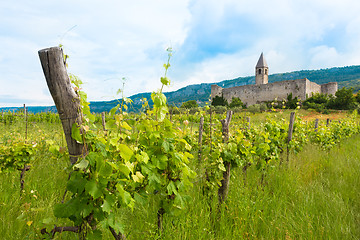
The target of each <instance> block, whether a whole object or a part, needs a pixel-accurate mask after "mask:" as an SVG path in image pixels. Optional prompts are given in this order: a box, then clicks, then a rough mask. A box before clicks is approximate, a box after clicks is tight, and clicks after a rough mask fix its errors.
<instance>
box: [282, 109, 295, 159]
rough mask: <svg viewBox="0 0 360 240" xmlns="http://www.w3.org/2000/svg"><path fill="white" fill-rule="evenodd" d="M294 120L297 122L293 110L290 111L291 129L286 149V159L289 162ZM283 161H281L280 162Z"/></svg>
mask: <svg viewBox="0 0 360 240" xmlns="http://www.w3.org/2000/svg"><path fill="white" fill-rule="evenodd" d="M294 122H295V112H291V113H290V122H289V131H288V139H287V145H286V150H287V157H286V160H287V162H288V161H289V151H290V149H289V143H290V141H291V139H292V134H293V129H294ZM280 163H281V162H280Z"/></svg>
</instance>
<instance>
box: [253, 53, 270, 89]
mask: <svg viewBox="0 0 360 240" xmlns="http://www.w3.org/2000/svg"><path fill="white" fill-rule="evenodd" d="M268 80H269V67H268V65H267V63H266V60H265V58H264V54H263V53H261V55H260V58H259V61H258V62H257V64H256V67H255V84H256V85H260V84H267V83H268Z"/></svg>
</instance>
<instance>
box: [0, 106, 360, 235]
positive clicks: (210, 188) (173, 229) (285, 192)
mask: <svg viewBox="0 0 360 240" xmlns="http://www.w3.org/2000/svg"><path fill="white" fill-rule="evenodd" d="M289 115H290V111H289V110H285V111H279V112H270V113H269V112H268V113H257V114H249V113H246V112H241V113H235V114H234V115H233V117H232V121H231V123H230V126H231V128H230V138H229V140H228V142H227V143H224V142H223V136H222V132H221V122H220V120H221V119H224V118H225V117H226V116H225V115H224V114H217V115H213V116H212V120H211V121H212V122H211V124H209V121H210V119H209V115H208V114H206V113H199V114H195V115H190V116H189V115H187V114H180V115H174V116H172V124H173V126H170V123H166V124H164V125H167V126H164V131H165V130H166V131H169V129H171V131H170V132H172V134H173V135H172V136H167V135H166V139H172V138H175V139H177V138H179V139H180V140H179V144H181V146H182V148H184V146H185V147H187V145H186V144H188V145H190V146H191V148H187V150H184V149H182V150H181V151H180V150H179V149H180V147H179V148H178V146H177V145H176V144H175V143H174V147H173V148H174V149H175V150H176V151H175V150H172V145H171V144H172V142H171V140H168V142H169V144H170V145H169V146H170V147H169V148H168V146H167V142H165V141H164V138H156V139H158V140H157V141H159V145H160V148H161V151H162V153H163V155H165V153H166V154H168V155H167V156H168V158H169V160H168V165H166V167H165V166H162V164H164V163H162V162H161V161H160V160H159V159H160V157H158V158H159V159H157V158H152V156H151V155H150V153H154V154H155V153H157V152H156V151H155V150H152V149H154V148H155V147H156V146H157V145H156V144H155V145H156V146H155V145H154V144H152V145H150V143H147V138H144V139H142V135H141V134H140V133H141V131H143V134H144V135H146V134H145V132H146V131H149V132H151V133H152V134H153V135H154V134H155V133H158V132H160V133H159V134H160V135H161V134H166V133H162V132H161V130H159V129H161V128H162V127H161V126H157V127H156V129H155V130H151V129H150V127H148V125H146V130H142V129H143V128H145V127H144V124H145V123H146V124H149V119H148V118H149V117H148V116H146V115H144V116H143V118H144V119H143V120H141V118H142V117H141V116H129V115H121V114H118V113H117V114H114V116H110V115H108V116H107V122H108V125H107V128H109V129H111V127H113V128H114V131H113V132H112V131H110V130H108V132H107V133H106V134H105V133H104V132H102V131H101V128H102V127H101V123H100V121H99V117H97V118H96V119H97V120H95V122H94V126H95V125H96V126H97V127H98V129H97V130H93V132H94V134H95V133H96V134H98V136H99V137H98V138H97V139H100V138H101V139H104V141H105V140H107V138H110V137H111V136H112V135H111V134H112V133H115V132H116V134H118V135H116V136H117V137H118V138H116V139H117V140H116V142H115V143H114V142H112V143H111V144H110V143H109V144H108V145H106V144H105V145H106V146H107V148H106V149H107V150H106V151H108V152H110V151H111V155H106V156H107V159H106V161H108V162H110V163H109V164H111V166H112V168H111V169H112V171H111V172H110V173H107V175H106V178H108V179H110V178H111V179H112V178H114V179H117V178H119V176H120V175H117V178H115V177H114V174H115V173H116V171H117V167H116V166H118V167H119V166H123V165H125V163H126V162H131V163H136V164H138V165H139V167H137V166H138V165H134V168H136V169H137V170H134V169H132V170H131V172H130V171H129V172H127V170H126V171H125V172H126V173H128V175H129V176H132V178H131V177H129V178H128V179H127V180H126V181H125V180H116V181H118V182H119V181H120V182H121V181H123V182H125V184H124V185H123V191H124V192H128V193H129V196H131V197H129V198H131V199H130V200H129V202H127V199H126V198H125V197H124V196H123V195H119V196H118V198H119V199H120V200H119V202H118V205H116V206H115V205H114V206H113V207H112V208H111V210H109V212H105V215H104V216H106V217H109V216H113V215H114V216H116V219H117V221H118V223H119V224H114V225H112V223H109V221H110V220H107V222H105V223H104V222H102V221H99V222H97V225H96V228H92V229H91V228H90V227H91V226H92V225H91V223H88V222H86V224H88V226H86V227H87V229H86V231H87V233H86V234H87V235H86V236H84V234H83V233H82V235H81V234H79V233H73V232H63V233H56V234H54V236H53V239H74V238H77V237H79V238H86V239H100V238H101V237H102V239H114V237H113V235H112V233H111V232H110V231H109V230H108V227H109V226H116V227H117V228H116V230H117V231H120V232H121V233H122V234H124V235H125V236H126V239H358V238H359V237H360V227H359V226H360V202H359V201H358V199H359V197H360V176H359V171H358V169H359V167H360V147H359V146H358V145H359V144H358V142H359V141H360V135H359V134H358V133H359V120H360V119H359V118H358V117H357V115H356V114H355V115H354V114H351V113H347V112H336V113H334V114H331V115H319V114H317V113H315V112H311V111H305V110H300V111H298V112H297V113H296V116H297V118H296V120H295V129H294V136H293V140H292V142H290V143H288V144H289V146H288V147H289V148H290V151H289V152H288V153H287V151H286V150H285V149H286V143H287V140H286V139H287V128H288V119H289ZM116 116H118V117H116ZM119 116H120V117H119ZM201 116H204V118H205V123H204V133H203V134H204V136H203V141H202V144H201V145H200V144H198V143H197V141H198V134H199V130H198V128H199V121H200V117H201ZM247 117H250V119H251V127H250V128H248V126H247V122H246V118H247ZM134 118H136V121H135V120H134ZM139 118H140V120H139ZM166 118H169V115H168V116H166ZM328 118H329V119H331V120H332V122H331V124H330V126H327V125H326V119H328ZM35 119H36V117H34V119H32V120H31V121H28V122H27V123H25V121H24V119H23V118H22V117H21V116H19V117H18V118H16V119H13V120H12V121H11V122H6V123H4V122H3V121H1V122H0V146H2V147H3V149H5V146H7V147H9V146H15V145H16V144H18V143H20V142H21V143H23V142H26V144H29V145H31V147H32V153H31V154H30V155H31V156H30V157H29V162H28V163H27V164H29V166H30V170H29V171H26V172H25V173H24V177H23V180H24V189H23V190H21V188H20V171H19V170H18V169H11V168H10V167H3V166H2V169H1V171H2V172H1V173H0V190H1V195H0V216H1V218H0V219H1V220H0V221H1V223H0V236H1V238H3V239H44V238H46V239H49V238H51V236H50V235H49V234H43V233H44V231H47V232H50V231H51V229H53V228H54V226H76V221H74V220H73V218H74V216H73V215H71V214H69V216H70V217H67V216H64V217H59V216H56V215H59V213H56V211H55V213H54V208H56V207H55V206H56V204H59V203H61V202H65V203H66V201H71V200H72V199H75V198H76V197H77V196H78V193H77V192H76V190H73V188H71V184H70V183H69V173H70V172H73V171H74V170H76V168H78V169H79V170H78V172H83V173H84V174H85V173H86V174H88V173H89V172H87V171H91V170H88V169H87V168H91V167H92V166H90V165H91V159H90V158H86V159H87V160H88V161H89V162H90V163H88V164H89V166H83V165H81V164H80V163H82V164H84V163H86V162H85V161H83V162H81V161H80V160H79V161H80V162H78V164H80V165H75V166H77V167H75V166H71V165H70V162H69V155H68V153H67V152H66V141H65V137H64V133H63V132H62V127H61V124H60V121H58V120H56V117H55V118H53V117H48V118H44V119H42V120H39V121H36V120H35ZM49 119H55V120H49ZM114 119H115V120H114ZM315 119H321V120H320V124H319V127H318V129H317V130H316V131H315V130H314V120H315ZM112 120H114V121H113V122H112ZM141 121H143V122H142V123H141V124H139V123H136V122H141ZM125 122H126V124H125ZM169 122H170V121H169ZM119 123H121V124H119ZM26 131H27V134H26V137H25V133H26ZM121 134H125V135H126V136H123V137H122V135H121ZM153 135H151V136H150V135H149V139H150V138H151V137H153ZM114 136H115V135H114ZM330 136H331V137H330ZM181 139H184V140H185V141H186V144H185V145H184V141H182V140H181ZM110 140H111V139H110ZM110 140H109V142H110ZM97 141H98V140H97ZM101 141H103V140H101ZM164 142H165V144H164ZM95 143H97V142H95ZM265 143H266V144H265ZM91 144H93V143H91ZM136 144H138V145H136ZM141 144H143V146H147V145H146V144H149V145H148V146H147V148H146V149H145V148H144V149H142V151H145V150H146V151H147V154H148V155H149V159H148V160H146V164H150V162H151V163H152V164H153V165H154V166H156V167H157V169H155V167H154V170H153V171H155V170H156V171H157V174H158V175H159V178H160V177H161V176H163V175H164V174H166V171H167V169H168V168H169V167H170V166H171V165H170V161H171V160H170V159H171V156H178V154H180V153H184V156H189V157H188V159H182V161H184V163H186V166H188V167H189V169H191V171H193V172H195V173H196V176H193V177H191V178H190V177H188V178H186V179H185V178H183V176H182V175H181V174H180V175H179V178H181V182H184V185H185V184H186V183H187V181H190V182H191V184H189V186H187V187H186V188H183V187H182V186H180V185H181V184H179V183H180V181H179V180H173V179H171V178H170V177H168V179H166V180H167V182H166V184H165V185H164V184H163V183H162V182H161V184H160V183H159V185H156V184H154V185H153V186H151V188H149V187H148V186H150V185H151V179H153V178H155V175H151V173H148V172H147V171H144V168H145V167H144V166H150V165H146V164H145V163H144V162H140V160H139V161H138V162H136V161H135V160H134V159H138V157H139V156H143V155H141V154H143V152H141V149H140V150H139V149H138V148H140V145H141ZM105 145H104V146H105ZM119 145H121V146H123V145H127V146H129V148H130V149H131V151H132V152H133V154H130V153H129V154H130V155H131V156H130V155H126V154H124V153H123V152H124V151H128V149H127V148H125V147H122V148H121V149H120V150H119V149H118V150H116V147H117V146H119ZM235 145H236V147H235V148H236V149H235V150H234V149H233V148H232V147H234V146H235ZM89 146H91V145H90V143H89ZM138 146H139V147H138ZM179 146H180V145H179ZM112 147H114V149H115V150H114V149H113V150H112ZM200 147H202V151H201V154H202V155H201V160H199V159H198V158H197V156H198V152H199V149H200ZM89 149H90V147H89ZM94 149H95V148H94ZM95 150H96V149H95ZM95 150H94V152H95V153H96V151H98V150H96V151H95ZM7 151H8V149H7ZM159 151H160V150H159ZM171 151H175V152H174V153H172V152H171ZM185 152H189V154H190V155H192V156H193V157H190V155H189V154H185ZM6 153H8V152H5V150H3V152H0V157H3V156H5V154H6ZM15 153H16V152H15ZM104 154H105V153H104ZM106 154H109V153H106ZM115 154H117V155H116V156H117V160H116V161H115V160H114V159H115V158H114V157H113V156H115ZM287 154H289V156H287ZM230 158H231V160H229V159H230ZM287 158H288V159H289V160H288V161H287V160H286V159H287ZM13 159H15V160H16V158H13ZM219 159H220V160H221V161H219ZM0 160H2V161H4V158H3V159H1V158H0ZM15 160H14V161H15ZM186 160H187V161H186ZM96 161H98V160H96ZM99 161H100V160H99ZM156 161H157V162H156ZM177 161H180V160H177ZM230 161H231V164H232V167H231V175H230V183H229V189H228V195H227V197H226V198H225V200H224V201H223V202H222V204H219V198H218V194H217V191H218V187H219V181H220V180H221V178H222V176H223V175H222V173H223V171H224V170H225V169H224V166H226V162H230ZM148 162H149V163H148ZM113 163H114V165H112V164H113ZM122 163H124V164H123V165H122ZM106 164H107V163H106ZM116 164H118V165H116ZM141 164H142V165H141ZM115 165H116V166H115ZM140 165H141V167H140ZM96 166H97V165H96ZM182 166H184V165H182ZM245 166H247V167H245ZM93 168H94V167H93ZM174 168H176V166H175V165H174ZM181 169H182V170H181V172H184V171H185V168H184V167H183V168H181ZM104 171H105V170H99V172H101V173H103V172H104ZM123 171H124V170H123ZM162 171H163V172H162ZM138 172H139V174H138ZM146 173H148V174H147V175H146ZM121 174H124V172H121ZM125 175H126V174H125ZM121 176H122V178H125V177H124V176H123V175H121ZM136 176H138V178H136ZM141 176H142V177H143V178H144V180H142V179H141V178H142V177H141ZM156 176H157V175H156ZM172 176H174V175H172ZM86 177H88V175H86ZM139 178H140V179H139ZM99 179H100V178H99ZM131 179H132V180H133V181H132V182H130V180H131ZM148 179H150V180H148ZM100 181H101V179H100V180H99V182H100ZM161 181H162V180H161ZM70 182H71V181H70ZM172 182H174V183H175V184H176V187H175V189H172V188H171V186H172ZM109 183H111V181H109ZM69 186H70V187H69ZM107 188H108V189H110V185H107ZM66 189H67V191H68V193H67V194H65V191H66ZM116 189H118V190H119V187H118V188H116ZM142 189H146V191H144V192H142ZM71 190H72V191H71ZM82 191H85V192H86V191H89V192H90V196H89V200H88V201H89V202H91V201H94V203H93V204H94V206H100V207H99V208H101V209H105V207H104V203H105V202H106V200H107V197H108V195H106V194H107V193H105V190H102V192H103V194H104V196H102V195H101V194H100V195H99V196H97V193H94V192H93V190H87V188H85V190H82ZM181 191H182V192H181ZM70 192H71V193H70ZM120 192H121V191H120ZM158 192H159V194H158ZM114 194H115V193H114ZM120 194H121V193H120ZM125 195H126V194H125ZM138 195H139V196H138ZM140 195H141V196H140ZM144 195H147V197H146V199H145V198H142V196H144ZM121 196H122V200H121ZM180 196H181V197H180ZM164 197H165V198H164ZM132 199H134V200H132ZM164 199H165V200H164ZM178 199H183V200H184V201H183V202H184V203H183V202H181V204H180V203H179V201H178V202H177V200H178ZM185 199H187V201H185ZM100 201H102V202H100ZM167 201H168V202H170V203H171V204H172V205H171V206H170V207H168V208H165V207H164V209H166V211H165V213H164V214H163V219H162V221H163V222H162V224H161V225H162V228H161V229H159V224H158V221H159V207H161V206H165V205H161V204H164V203H163V202H165V203H167ZM99 202H100V203H99ZM131 202H133V203H131ZM170 203H169V204H170ZM95 204H100V205H95ZM68 206H70V205H68ZM173 208H175V210H174V209H173ZM105 210H106V209H105ZM105 210H104V211H105ZM92 211H94V212H95V213H94V214H95V215H96V210H95V209H92ZM84 219H85V217H84ZM99 219H100V218H99ZM82 226H85V225H84V223H82ZM44 229H45V230H44ZM98 230H100V231H98Z"/></svg>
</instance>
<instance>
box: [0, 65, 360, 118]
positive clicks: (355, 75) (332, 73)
mask: <svg viewBox="0 0 360 240" xmlns="http://www.w3.org/2000/svg"><path fill="white" fill-rule="evenodd" d="M301 78H307V79H309V80H310V81H312V82H315V83H318V84H323V83H328V82H338V84H339V89H340V88H342V87H347V88H350V87H353V88H354V92H357V91H359V90H360V66H348V67H334V68H327V69H320V70H301V71H294V72H287V73H277V74H272V75H269V82H277V81H284V80H295V79H301ZM212 84H216V85H218V86H220V87H223V88H229V87H235V86H243V85H248V84H255V77H254V76H249V77H238V78H235V79H231V80H223V81H221V82H217V83H201V84H194V85H189V86H186V87H184V88H181V89H179V90H177V91H173V92H165V95H166V97H167V99H168V103H169V105H176V106H180V105H181V103H183V102H186V101H188V100H196V101H197V102H198V103H199V104H200V105H204V104H205V103H206V102H207V101H209V98H210V94H211V85H212ZM143 98H146V99H148V100H151V93H138V94H135V95H133V96H131V97H130V99H131V100H132V101H133V104H132V106H131V107H130V110H131V111H139V109H141V106H142V101H141V100H142V99H143ZM119 101H121V100H119V99H118V100H112V101H97V102H91V104H90V107H91V110H92V111H93V112H103V111H109V110H110V109H111V108H113V107H115V106H116V105H117V104H118V103H119ZM2 109H4V111H6V110H7V109H9V108H0V110H2ZM11 109H13V108H11ZM54 110H55V111H56V109H55V107H29V111H30V112H34V113H36V112H44V111H54Z"/></svg>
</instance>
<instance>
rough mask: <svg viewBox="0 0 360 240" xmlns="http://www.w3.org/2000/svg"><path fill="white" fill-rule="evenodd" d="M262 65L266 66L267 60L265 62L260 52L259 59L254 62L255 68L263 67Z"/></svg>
mask: <svg viewBox="0 0 360 240" xmlns="http://www.w3.org/2000/svg"><path fill="white" fill-rule="evenodd" d="M263 67H268V65H267V62H266V60H265V58H264V54H263V53H261V55H260V58H259V61H258V62H257V64H256V68H263Z"/></svg>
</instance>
